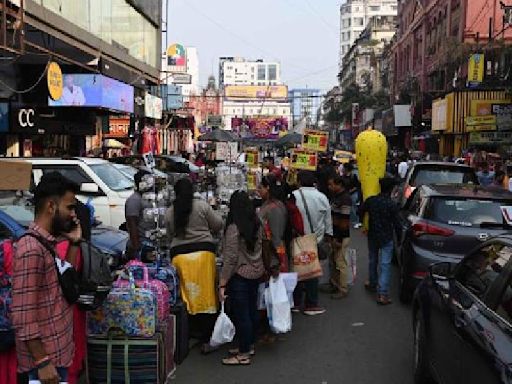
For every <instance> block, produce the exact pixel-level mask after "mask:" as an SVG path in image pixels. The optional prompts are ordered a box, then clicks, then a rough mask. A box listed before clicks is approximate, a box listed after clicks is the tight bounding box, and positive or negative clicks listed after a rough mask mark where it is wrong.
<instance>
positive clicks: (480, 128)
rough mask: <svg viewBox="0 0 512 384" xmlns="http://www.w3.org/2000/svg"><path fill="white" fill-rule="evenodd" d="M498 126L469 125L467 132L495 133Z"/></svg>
mask: <svg viewBox="0 0 512 384" xmlns="http://www.w3.org/2000/svg"><path fill="white" fill-rule="evenodd" d="M495 130H496V124H481V125H468V126H466V132H480V131H495Z"/></svg>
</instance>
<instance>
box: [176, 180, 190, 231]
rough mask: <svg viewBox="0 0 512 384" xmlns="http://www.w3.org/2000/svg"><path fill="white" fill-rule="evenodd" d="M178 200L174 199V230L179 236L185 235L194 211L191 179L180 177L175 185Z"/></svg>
mask: <svg viewBox="0 0 512 384" xmlns="http://www.w3.org/2000/svg"><path fill="white" fill-rule="evenodd" d="M174 190H175V192H176V200H174V231H175V232H176V235H177V236H184V235H185V229H186V228H187V225H188V219H189V217H190V213H191V212H192V201H193V200H194V186H193V185H192V181H190V180H189V179H186V178H185V179H180V180H178V181H177V182H176V185H175V186H174Z"/></svg>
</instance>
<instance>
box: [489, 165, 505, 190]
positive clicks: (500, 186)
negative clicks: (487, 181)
mask: <svg viewBox="0 0 512 384" xmlns="http://www.w3.org/2000/svg"><path fill="white" fill-rule="evenodd" d="M505 176H506V175H505V172H503V171H501V170H498V171H496V172H495V173H494V181H493V183H492V184H491V185H490V186H489V189H492V190H495V191H501V190H503V191H506V190H507V189H508V188H507V187H505ZM507 186H508V184H507Z"/></svg>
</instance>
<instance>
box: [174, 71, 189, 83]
mask: <svg viewBox="0 0 512 384" xmlns="http://www.w3.org/2000/svg"><path fill="white" fill-rule="evenodd" d="M171 83H173V84H191V83H192V75H189V74H188V73H175V74H173V75H172V76H171Z"/></svg>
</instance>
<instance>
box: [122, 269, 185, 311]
mask: <svg viewBox="0 0 512 384" xmlns="http://www.w3.org/2000/svg"><path fill="white" fill-rule="evenodd" d="M146 267H147V268H148V272H149V278H150V279H153V280H160V281H162V282H164V283H165V285H167V288H168V289H169V304H170V305H171V306H173V305H176V303H177V302H178V299H179V295H180V279H179V276H178V271H176V268H174V266H173V265H170V264H168V263H165V262H162V264H161V265H160V266H158V265H157V264H156V263H152V264H146ZM132 273H133V276H134V277H135V280H142V279H143V275H142V270H140V269H135V268H134V269H132Z"/></svg>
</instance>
